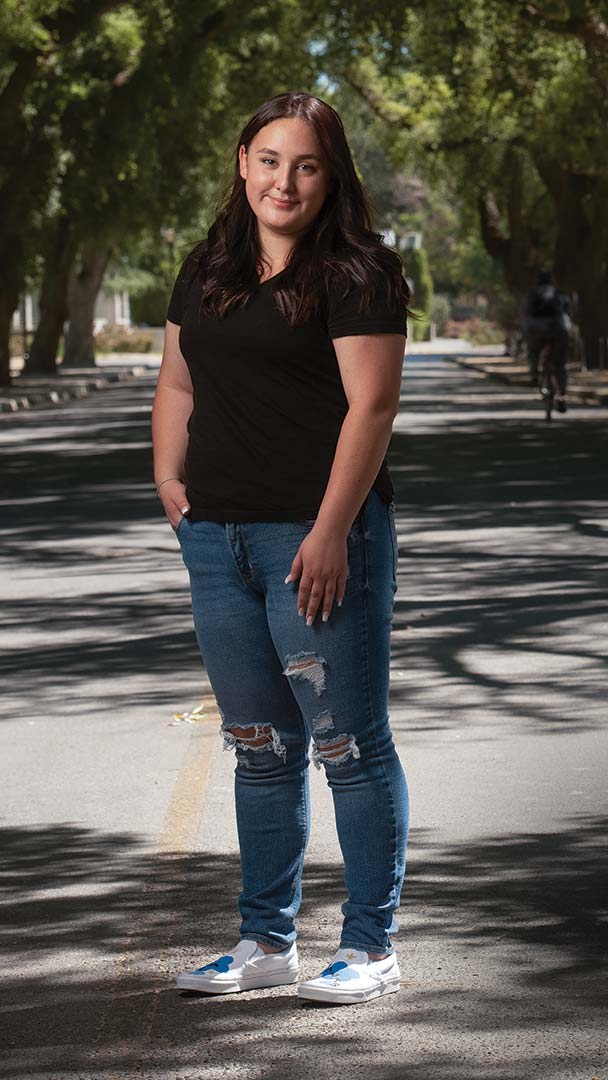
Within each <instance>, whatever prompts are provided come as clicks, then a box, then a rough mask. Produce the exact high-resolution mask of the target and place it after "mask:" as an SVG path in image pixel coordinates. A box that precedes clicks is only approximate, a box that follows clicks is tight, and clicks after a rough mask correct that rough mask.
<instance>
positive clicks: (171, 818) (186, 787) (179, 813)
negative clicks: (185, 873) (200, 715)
mask: <svg viewBox="0 0 608 1080" xmlns="http://www.w3.org/2000/svg"><path fill="white" fill-rule="evenodd" d="M202 704H203V707H204V709H205V713H206V715H205V718H204V719H202V720H197V721H196V723H193V724H192V728H191V732H190V739H189V740H188V745H187V747H186V752H185V754H184V760H183V762H182V766H181V768H180V771H179V773H178V776H177V780H176V781H175V787H174V789H173V795H172V797H171V802H170V803H169V807H168V809H167V813H166V815H165V823H164V826H163V831H162V833H161V834H160V838H159V843H158V846H159V850H160V851H162V852H165V853H166V852H169V851H176V852H180V851H192V849H193V848H194V845H195V842H196V837H197V833H198V829H199V825H200V820H201V810H202V805H203V799H204V796H205V792H206V790H207V782H208V780H209V773H210V771H211V762H212V761H213V757H214V754H215V751H216V748H217V742H218V728H219V725H220V723H221V717H220V714H219V710H218V707H217V702H216V700H215V697H214V695H213V694H208V695H207V696H206V697H204V698H203V699H202Z"/></svg>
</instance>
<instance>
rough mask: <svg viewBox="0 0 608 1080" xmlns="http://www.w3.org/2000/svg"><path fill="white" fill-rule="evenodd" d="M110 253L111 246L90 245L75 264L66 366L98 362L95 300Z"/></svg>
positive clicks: (69, 305)
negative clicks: (94, 332)
mask: <svg viewBox="0 0 608 1080" xmlns="http://www.w3.org/2000/svg"><path fill="white" fill-rule="evenodd" d="M110 255H111V252H110V249H109V248H103V247H96V246H94V245H92V244H91V245H87V246H86V247H85V248H83V250H82V251H81V255H80V259H79V261H78V263H77V264H75V265H74V266H73V270H72V274H71V275H70V280H69V286H68V315H69V320H70V321H69V326H68V330H67V334H66V341H65V355H64V358H63V364H62V365H61V366H62V367H66V368H68V367H91V366H92V365H93V364H94V363H95V339H94V337H93V323H94V317H95V301H96V300H97V296H98V293H99V290H100V288H101V283H102V281H103V275H104V273H105V269H106V266H107V265H108V262H109V259H110Z"/></svg>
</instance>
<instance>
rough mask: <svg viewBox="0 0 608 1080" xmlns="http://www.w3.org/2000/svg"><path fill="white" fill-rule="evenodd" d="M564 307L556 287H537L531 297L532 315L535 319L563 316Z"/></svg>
mask: <svg viewBox="0 0 608 1080" xmlns="http://www.w3.org/2000/svg"><path fill="white" fill-rule="evenodd" d="M562 310H563V305H562V301H561V297H560V295H559V293H558V291H557V289H556V288H555V285H537V287H536V288H535V289H534V291H533V293H532V297H531V304H530V315H531V316H532V318H533V319H550V318H551V317H552V316H554V315H561V313H562Z"/></svg>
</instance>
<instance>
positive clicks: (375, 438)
mask: <svg viewBox="0 0 608 1080" xmlns="http://www.w3.org/2000/svg"><path fill="white" fill-rule="evenodd" d="M334 348H335V350H336V357H337V360H338V365H339V367H340V375H341V377H342V385H343V386H344V393H345V394H346V397H347V400H348V406H349V408H348V412H347V414H346V416H345V418H344V423H343V424H342V429H341V431H340V437H339V439H338V442H337V445H336V452H335V455H334V460H333V464H332V469H331V473H330V476H329V481H328V484H327V488H326V489H325V495H324V496H323V501H322V503H321V506H320V509H319V514H318V516H317V525H320V526H321V528H322V529H323V530H324V531H326V530H331V531H334V532H338V533H341V534H343V535H344V536H346V535H347V534H348V532H349V529H350V528H351V525H352V523H353V521H354V520H355V518H356V516H357V514H358V512H359V510H360V509H361V506H362V504H363V501H364V499H365V497H366V495H367V494H368V492H369V490H370V488H371V486H372V484H373V482H374V480H375V479H376V476H377V474H378V469H379V468H380V466H381V464H382V461H383V459H384V455H385V454H386V451H387V449H388V444H389V442H390V438H391V433H392V430H393V423H394V420H395V417H396V416H397V414H398V412H399V401H400V396H401V379H402V372H403V357H404V354H405V334H362V335H357V336H350V337H342V338H336V339H335V340H334Z"/></svg>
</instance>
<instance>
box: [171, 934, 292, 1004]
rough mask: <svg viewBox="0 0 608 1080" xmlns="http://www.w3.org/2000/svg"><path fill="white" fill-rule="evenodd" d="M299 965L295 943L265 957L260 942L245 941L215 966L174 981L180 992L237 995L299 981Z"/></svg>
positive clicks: (266, 954)
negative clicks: (243, 991)
mask: <svg viewBox="0 0 608 1080" xmlns="http://www.w3.org/2000/svg"><path fill="white" fill-rule="evenodd" d="M298 974H299V962H298V950H297V947H296V943H295V941H293V942H292V943H291V945H290V946H289V948H287V949H283V950H282V951H281V952H272V953H265V952H264V950H263V949H261V948H260V946H259V945H258V943H257V941H248V940H247V939H245V938H243V939H242V940H241V941H239V943H238V945H237V946H235V948H234V949H231V951H230V952H229V953H227V954H226V955H225V956H220V957H219V958H218V959H217V960H214V961H213V963H212V964H205V966H204V967H200V968H196V970H195V971H184V972H182V973H181V975H178V976H177V977H176V979H175V985H176V986H177V988H178V990H200V991H202V992H204V993H207V994H237V993H238V992H239V990H258V989H259V988H260V987H262V986H283V985H286V984H288V983H295V982H297V981H298Z"/></svg>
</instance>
